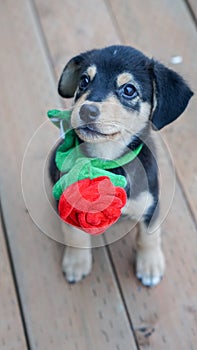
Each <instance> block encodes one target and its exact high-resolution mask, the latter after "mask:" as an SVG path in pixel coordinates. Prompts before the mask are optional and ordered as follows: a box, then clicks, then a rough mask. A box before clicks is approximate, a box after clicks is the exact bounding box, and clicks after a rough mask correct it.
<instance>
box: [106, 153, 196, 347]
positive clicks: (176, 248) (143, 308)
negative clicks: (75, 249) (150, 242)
mask: <svg viewBox="0 0 197 350" xmlns="http://www.w3.org/2000/svg"><path fill="white" fill-rule="evenodd" d="M160 154H161V159H162V163H161V162H160V170H161V172H162V174H163V178H164V179H165V181H166V182H165V184H164V188H163V195H162V205H163V207H166V204H167V203H166V202H168V198H167V197H168V196H166V193H167V192H168V188H167V187H168V184H169V183H170V182H171V181H172V170H171V169H170V164H169V162H168V161H167V160H166V157H165V153H164V152H161V153H160ZM116 230H117V231H118V232H119V230H120V227H116ZM162 230H163V249H164V253H165V257H166V275H165V276H164V279H163V281H162V282H161V284H160V285H159V286H157V287H156V288H153V289H146V288H143V287H142V286H141V285H140V283H139V282H138V281H137V280H136V278H135V276H134V269H133V259H134V255H135V254H133V255H131V252H132V250H134V249H135V243H134V238H135V234H134V233H133V232H132V233H130V234H128V235H127V236H126V237H125V238H124V239H122V240H121V241H119V242H118V243H116V244H113V245H111V246H110V252H111V255H112V259H113V261H114V265H115V268H116V271H117V275H118V278H119V280H120V284H121V286H122V291H123V295H124V297H125V300H126V305H127V307H128V310H129V313H130V315H132V322H133V327H134V330H135V331H136V335H137V338H138V341H139V344H140V346H141V348H142V349H144V348H145V349H150V350H154V349H155V350H157V349H160V350H165V349H170V350H171V349H172V350H173V349H180V350H185V349H193V350H194V349H195V348H196V344H197V331H196V330H197V321H196V315H197V297H196V295H197V294H196V293H197V278H196V275H197V269H196V266H197V254H196V246H197V236H196V228H195V225H194V223H193V221H192V219H191V216H190V213H189V211H188V208H187V205H186V203H185V200H184V197H183V194H182V192H181V189H180V187H179V186H178V185H177V186H176V190H175V196H174V198H173V204H172V207H171V208H170V211H169V214H168V216H167V218H166V220H165V221H164V224H163V225H162ZM131 259H132V263H131ZM143 329H144V330H145V332H142V331H141V330H143ZM152 330H153V332H152V334H151V331H152ZM147 333H150V335H149V336H148V337H146V336H145V335H146V334H147Z"/></svg>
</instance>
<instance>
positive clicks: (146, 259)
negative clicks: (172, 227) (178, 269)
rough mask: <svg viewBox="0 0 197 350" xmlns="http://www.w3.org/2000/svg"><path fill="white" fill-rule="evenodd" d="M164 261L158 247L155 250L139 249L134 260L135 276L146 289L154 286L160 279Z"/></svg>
mask: <svg viewBox="0 0 197 350" xmlns="http://www.w3.org/2000/svg"><path fill="white" fill-rule="evenodd" d="M164 270H165V259H164V255H163V252H162V250H161V248H160V247H158V248H156V249H145V248H141V249H140V248H139V249H138V251H137V258H136V276H137V278H138V279H140V280H141V282H142V284H143V285H144V286H147V287H154V286H156V285H157V284H158V283H159V282H160V281H161V279H162V277H163V275H164Z"/></svg>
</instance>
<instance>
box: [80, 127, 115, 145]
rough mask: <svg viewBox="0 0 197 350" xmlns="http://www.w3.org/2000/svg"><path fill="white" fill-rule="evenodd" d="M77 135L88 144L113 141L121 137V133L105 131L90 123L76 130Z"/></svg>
mask: <svg viewBox="0 0 197 350" xmlns="http://www.w3.org/2000/svg"><path fill="white" fill-rule="evenodd" d="M75 131H76V133H77V135H78V136H79V137H80V138H81V139H82V140H84V141H87V142H100V141H103V140H112V139H115V138H117V137H118V136H119V135H120V131H114V132H111V131H105V132H103V130H101V129H100V128H98V126H97V125H96V124H91V123H88V124H86V125H83V126H80V127H78V128H76V129H75Z"/></svg>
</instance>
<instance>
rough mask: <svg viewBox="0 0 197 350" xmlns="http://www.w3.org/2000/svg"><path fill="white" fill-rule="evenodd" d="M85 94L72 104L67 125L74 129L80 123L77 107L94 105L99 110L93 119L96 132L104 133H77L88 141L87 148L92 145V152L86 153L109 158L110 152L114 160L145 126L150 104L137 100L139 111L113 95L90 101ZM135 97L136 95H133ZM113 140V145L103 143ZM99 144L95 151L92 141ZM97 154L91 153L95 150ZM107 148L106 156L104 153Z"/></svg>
mask: <svg viewBox="0 0 197 350" xmlns="http://www.w3.org/2000/svg"><path fill="white" fill-rule="evenodd" d="M86 98H87V94H84V95H83V96H82V97H81V98H80V99H79V100H78V101H77V102H76V104H75V105H74V107H73V112H72V116H71V124H72V126H73V127H74V128H78V127H81V126H83V125H84V122H83V121H82V120H81V118H80V115H79V111H80V108H81V106H82V105H83V104H84V103H85V104H93V105H95V106H97V107H98V108H99V110H100V115H99V118H98V119H97V120H96V121H95V124H96V126H97V129H98V130H99V132H101V133H103V134H105V135H103V136H102V135H100V136H98V135H95V137H88V135H87V137H84V135H82V134H81V135H79V136H80V137H81V138H82V139H83V140H84V141H86V142H88V143H89V146H88V148H89V150H90V149H91V144H94V146H93V147H92V152H93V153H94V155H93V153H92V154H90V156H92V157H94V156H97V157H103V154H105V155H106V158H108V156H109V157H110V158H111V157H112V153H113V158H111V159H115V158H117V157H119V156H120V155H121V154H123V153H124V152H125V151H126V150H127V145H128V144H129V143H130V142H131V139H132V136H134V135H136V134H138V133H139V132H140V131H141V130H142V129H143V128H144V127H145V126H146V123H147V122H148V120H149V115H150V110H151V107H150V105H149V104H148V103H147V102H142V101H140V105H141V106H140V112H137V111H135V110H132V109H131V110H127V109H125V108H124V107H123V106H122V104H121V103H120V102H119V101H118V100H117V98H116V97H115V96H113V95H110V96H109V97H108V98H107V99H106V100H105V101H103V102H92V101H88V100H86ZM137 98H139V97H137ZM111 142H113V145H112V144H111V145H110V144H109V146H110V147H108V146H107V143H111ZM96 143H100V145H99V146H98V148H97V150H96V148H95V144H96ZM116 145H117V147H116ZM96 151H98V152H99V153H98V154H96V155H95V152H96ZM108 151H109V155H108Z"/></svg>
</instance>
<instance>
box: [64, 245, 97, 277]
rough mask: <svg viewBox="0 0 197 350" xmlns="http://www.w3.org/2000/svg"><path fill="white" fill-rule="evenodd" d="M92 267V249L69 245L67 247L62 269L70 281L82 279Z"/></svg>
mask: <svg viewBox="0 0 197 350" xmlns="http://www.w3.org/2000/svg"><path fill="white" fill-rule="evenodd" d="M91 268H92V252H91V249H80V248H72V247H67V248H66V249H65V253H64V257H63V261H62V271H63V273H64V274H65V277H66V280H67V281H68V282H69V283H75V282H79V281H81V280H82V279H83V278H84V277H85V276H87V275H88V274H89V273H90V271H91Z"/></svg>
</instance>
